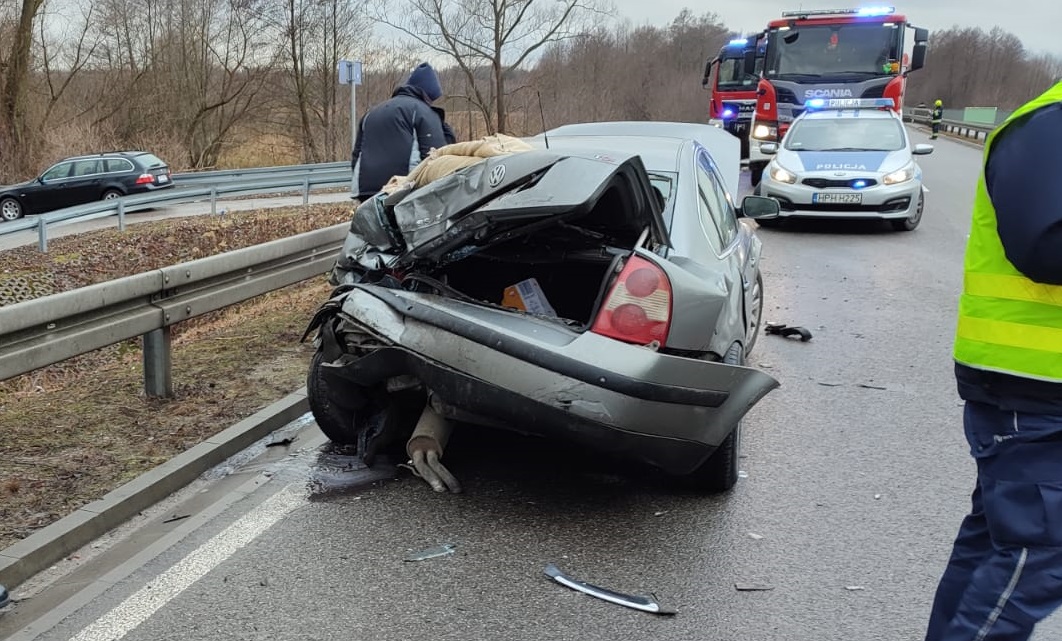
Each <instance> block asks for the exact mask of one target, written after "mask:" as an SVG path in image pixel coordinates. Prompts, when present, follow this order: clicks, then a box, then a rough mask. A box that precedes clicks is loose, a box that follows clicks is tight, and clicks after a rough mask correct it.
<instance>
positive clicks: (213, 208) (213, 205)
mask: <svg viewBox="0 0 1062 641" xmlns="http://www.w3.org/2000/svg"><path fill="white" fill-rule="evenodd" d="M217 214H218V188H217V187H216V186H214V185H211V186H210V215H211V216H216V215H217Z"/></svg>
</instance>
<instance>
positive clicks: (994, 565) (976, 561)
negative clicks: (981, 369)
mask: <svg viewBox="0 0 1062 641" xmlns="http://www.w3.org/2000/svg"><path fill="white" fill-rule="evenodd" d="M963 424H964V426H965V430H966V439H967V441H969V443H970V452H971V454H972V455H973V457H974V459H976V461H977V484H976V486H975V487H974V492H973V505H972V508H971V510H970V514H969V515H968V516H967V517H966V518H965V519H964V520H963V522H962V526H961V527H960V528H959V535H958V537H957V538H956V540H955V546H954V548H953V550H952V554H951V560H950V561H949V562H948V566H947V569H946V570H945V571H944V576H943V577H942V578H941V580H940V585H939V586H938V588H937V593H936V598H935V600H934V602H933V611H932V614H931V615H930V619H929V628H928V631H927V633H926V641H1027V640H1028V638H1029V637H1030V635H1031V634H1032V632H1033V628H1034V627H1035V626H1036V623H1037V622H1039V621H1041V620H1042V619H1044V618H1046V617H1048V616H1049V615H1050V614H1051V613H1052V612H1054V611H1055V610H1056V609H1057V608H1058V607H1059V605H1060V604H1062V416H1048V415H1041V414H1022V413H1015V412H1008V411H1003V410H1001V409H999V408H997V407H995V406H992V405H985V404H982V403H972V402H968V403H966V412H965V416H964V419H963Z"/></svg>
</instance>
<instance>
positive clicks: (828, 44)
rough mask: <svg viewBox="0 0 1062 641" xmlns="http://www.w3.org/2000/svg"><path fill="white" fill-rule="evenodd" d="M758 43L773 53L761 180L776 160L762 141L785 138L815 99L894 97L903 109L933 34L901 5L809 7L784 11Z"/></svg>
mask: <svg viewBox="0 0 1062 641" xmlns="http://www.w3.org/2000/svg"><path fill="white" fill-rule="evenodd" d="M757 40H758V41H760V40H762V41H764V42H765V43H766V53H765V57H764V63H763V71H762V73H761V75H760V79H759V83H758V86H757V89H756V94H757V96H756V107H755V109H754V112H753V116H752V122H751V130H750V131H751V140H750V142H751V146H750V150H749V172H750V174H751V178H752V184H753V185H757V184H759V182H760V177H761V176H762V175H763V169H764V167H766V166H767V163H768V162H769V161H770V158H769V157H768V156H766V155H764V154H763V153H762V152H760V148H759V145H760V143H762V142H776V141H779V140H781V138H782V137H783V136H784V135H785V132H786V131H787V130H788V129H789V124H790V123H791V122H792V121H793V119H794V118H796V117H797V116H799V115H800V114H801V113H803V112H804V110H805V109H806V107H807V104H808V101H809V100H812V101H821V100H823V99H831V98H892V100H893V104H894V105H895V106H894V109H896V110H897V111H898V112H900V113H902V110H903V98H904V93H905V90H906V88H907V74H908V73H910V72H912V71H915V70H917V69H921V68H922V67H923V66H924V65H925V59H926V49H927V46H928V41H929V31H928V30H927V29H921V28H918V27H915V26H913V25H911V24H910V23H909V22H908V21H907V18H905V17H904V16H902V15H897V14H896V10H895V8H894V7H862V8H856V9H815V10H803V9H802V10H799V11H785V12H783V13H782V18H781V19H780V20H774V21H772V22H770V23H768V25H767V29H766V30H765V31H763V32H761V33H760V34H757ZM812 104H813V105H814V104H815V103H814V102H813V103H812Z"/></svg>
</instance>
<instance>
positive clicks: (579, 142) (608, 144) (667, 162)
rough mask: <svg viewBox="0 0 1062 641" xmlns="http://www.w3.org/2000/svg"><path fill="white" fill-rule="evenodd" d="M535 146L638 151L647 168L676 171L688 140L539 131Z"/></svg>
mask: <svg viewBox="0 0 1062 641" xmlns="http://www.w3.org/2000/svg"><path fill="white" fill-rule="evenodd" d="M532 144H534V145H535V146H536V147H540V148H543V149H545V148H546V147H547V144H548V148H549V149H551V150H565V151H584V150H594V151H597V152H611V153H615V154H622V155H627V154H631V153H637V154H638V155H639V156H641V157H642V163H643V164H644V165H645V168H646V169H648V170H649V171H670V172H677V171H678V155H679V150H680V149H682V147H683V146H685V145H687V144H689V141H688V140H685V139H678V138H656V137H652V136H603V135H576V136H570V135H568V136H566V135H555V134H552V133H551V134H549V135H548V136H547V137H546V138H543V137H542V136H541V135H539V136H536V137H535V138H533V139H532Z"/></svg>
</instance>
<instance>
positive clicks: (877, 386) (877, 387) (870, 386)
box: [859, 383, 889, 391]
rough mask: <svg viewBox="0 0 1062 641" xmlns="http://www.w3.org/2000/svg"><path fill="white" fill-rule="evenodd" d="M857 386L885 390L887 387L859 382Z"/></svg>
mask: <svg viewBox="0 0 1062 641" xmlns="http://www.w3.org/2000/svg"><path fill="white" fill-rule="evenodd" d="M859 387H862V388H863V389H879V390H886V391H887V390H888V389H889V388H887V387H882V386H881V385H871V384H870V383H859Z"/></svg>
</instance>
